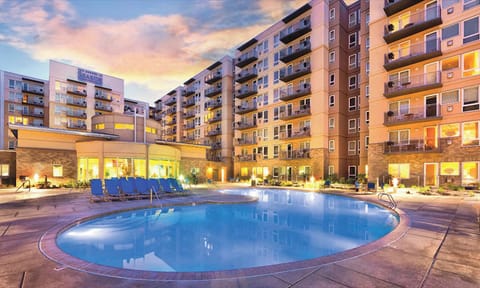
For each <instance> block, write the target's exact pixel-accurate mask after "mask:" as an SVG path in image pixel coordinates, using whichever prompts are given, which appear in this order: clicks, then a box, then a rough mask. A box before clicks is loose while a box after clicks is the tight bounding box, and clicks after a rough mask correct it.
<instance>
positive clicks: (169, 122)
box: [165, 119, 177, 126]
mask: <svg viewBox="0 0 480 288" xmlns="http://www.w3.org/2000/svg"><path fill="white" fill-rule="evenodd" d="M176 124H177V119H172V120H170V121H167V122H165V125H167V126H171V125H176Z"/></svg>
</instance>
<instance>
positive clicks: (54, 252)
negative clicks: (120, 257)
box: [38, 189, 411, 281]
mask: <svg viewBox="0 0 480 288" xmlns="http://www.w3.org/2000/svg"><path fill="white" fill-rule="evenodd" d="M292 190H296V189H292ZM298 191H301V192H306V191H302V190H298ZM317 192H320V193H322V191H317ZM326 194H336V195H339V196H343V197H350V198H355V199H357V200H361V201H365V202H369V203H372V204H375V205H378V206H382V207H383V208H385V209H387V210H390V211H392V212H393V213H395V214H396V215H398V217H399V224H398V225H397V226H396V227H395V229H393V230H392V231H391V232H389V233H388V234H386V235H385V236H383V237H382V238H380V239H377V240H375V241H372V242H370V243H367V244H365V245H362V246H359V247H356V248H353V249H350V250H346V251H343V252H339V253H335V254H332V255H327V256H322V257H318V258H314V259H308V260H301V261H295V262H288V263H281V264H274V265H268V266H260V267H250V268H242V269H235V270H221V271H205V272H156V271H144V270H133V269H124V268H115V267H108V266H103V265H99V264H95V263H91V262H87V261H84V260H81V259H78V258H75V257H74V256H71V255H70V254H67V253H65V252H63V251H62V250H61V249H60V248H59V247H58V246H57V244H56V238H57V236H58V234H59V233H61V232H62V231H64V230H66V229H68V228H70V227H72V226H75V225H76V224H77V223H81V222H84V221H87V220H89V219H92V218H96V217H100V216H104V215H108V214H112V213H117V212H122V211H128V210H133V209H142V208H165V207H172V206H186V205H196V204H229V203H239V204H240V203H246V202H252V201H255V199H252V197H246V196H244V197H243V198H242V197H239V198H240V199H237V200H235V201H232V200H228V201H222V200H219V199H218V197H214V199H208V197H205V199H196V198H194V197H188V196H187V197H184V198H183V199H181V200H186V201H176V202H172V203H159V204H155V205H152V204H150V205H145V204H144V203H145V202H143V203H140V202H137V203H138V205H133V206H130V207H127V208H125V209H118V208H117V209H115V208H113V209H109V210H108V211H104V212H100V213H95V212H92V213H87V214H80V215H76V216H75V217H67V218H65V220H63V221H62V222H61V223H59V224H56V225H55V226H53V227H51V228H50V229H49V230H47V231H46V232H45V233H44V234H43V235H42V236H41V238H40V240H39V241H38V248H39V250H40V251H41V253H42V254H43V255H44V256H45V257H46V258H48V259H50V260H51V261H54V262H56V263H57V264H58V265H59V267H58V268H57V269H56V270H63V269H65V268H70V269H73V270H76V271H81V272H85V273H89V274H93V275H99V276H105V277H113V278H120V279H128V280H144V281H209V280H221V279H231V278H240V277H241V278H248V277H258V276H265V275H274V274H279V273H284V272H290V271H298V270H304V269H310V268H319V267H321V266H324V265H328V264H333V263H338V262H342V261H346V260H349V259H354V258H357V257H361V256H364V255H367V254H370V253H373V252H375V251H377V250H379V249H381V248H384V247H386V246H388V245H389V244H391V243H392V242H395V241H396V240H398V239H400V238H402V236H404V235H405V234H406V232H407V231H408V230H409V228H410V227H411V223H410V220H409V217H408V216H407V214H406V213H405V212H404V211H402V210H400V209H395V210H393V209H390V208H389V207H387V206H386V205H384V203H382V202H380V201H376V200H372V199H368V200H366V199H362V197H352V196H351V195H345V194H340V193H338V194H337V193H331V191H329V192H328V193H326ZM237 196H240V195H237ZM359 196H362V195H359Z"/></svg>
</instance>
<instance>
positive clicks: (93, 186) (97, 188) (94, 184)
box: [90, 179, 108, 203]
mask: <svg viewBox="0 0 480 288" xmlns="http://www.w3.org/2000/svg"><path fill="white" fill-rule="evenodd" d="M90 192H91V193H90V202H91V203H93V202H95V201H96V200H101V201H108V195H106V194H105V193H104V191H103V187H102V180H101V179H90Z"/></svg>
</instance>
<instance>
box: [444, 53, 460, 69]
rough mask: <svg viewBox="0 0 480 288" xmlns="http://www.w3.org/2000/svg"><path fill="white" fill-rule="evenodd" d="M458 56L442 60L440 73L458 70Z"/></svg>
mask: <svg viewBox="0 0 480 288" xmlns="http://www.w3.org/2000/svg"><path fill="white" fill-rule="evenodd" d="M458 58H459V57H458V55H455V56H452V57H449V58H446V59H443V60H442V71H447V70H450V69H455V68H458Z"/></svg>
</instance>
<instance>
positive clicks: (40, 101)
mask: <svg viewBox="0 0 480 288" xmlns="http://www.w3.org/2000/svg"><path fill="white" fill-rule="evenodd" d="M22 104H26V105H32V106H37V107H44V106H45V104H44V103H43V99H27V101H22Z"/></svg>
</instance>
